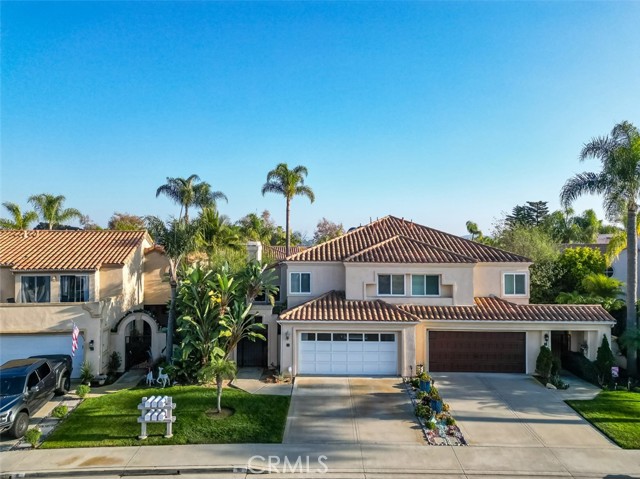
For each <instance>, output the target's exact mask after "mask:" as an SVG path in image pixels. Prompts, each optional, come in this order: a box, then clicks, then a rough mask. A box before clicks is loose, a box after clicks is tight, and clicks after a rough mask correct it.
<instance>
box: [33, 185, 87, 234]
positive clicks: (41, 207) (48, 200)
mask: <svg viewBox="0 0 640 479" xmlns="http://www.w3.org/2000/svg"><path fill="white" fill-rule="evenodd" d="M65 201H66V198H65V197H64V196H63V195H58V196H54V195H51V194H49V193H42V194H39V195H33V196H30V197H29V203H31V204H32V205H33V207H34V209H35V210H36V212H37V213H38V215H39V217H40V220H41V221H43V222H44V223H47V224H48V226H49V229H50V230H52V229H53V227H54V225H59V224H61V223H64V222H65V221H69V220H71V219H74V218H75V219H78V220H79V219H80V218H82V214H81V213H80V211H78V210H77V209H75V208H63V205H64V202H65Z"/></svg>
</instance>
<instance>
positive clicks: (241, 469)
mask: <svg viewBox="0 0 640 479" xmlns="http://www.w3.org/2000/svg"><path fill="white" fill-rule="evenodd" d="M257 471H258V470H257V469H256V472H257ZM266 472H268V471H265V470H262V471H261V472H259V473H260V474H262V473H266ZM211 473H218V474H223V473H224V474H230V473H248V471H247V467H246V466H235V467H233V466H210V467H193V468H189V467H158V468H121V467H114V468H113V469H99V470H96V469H73V470H67V471H61V470H50V471H34V472H3V473H2V474H0V479H16V478H26V477H79V476H88V475H90V476H114V475H116V476H120V477H128V476H139V477H155V476H159V475H160V476H179V475H180V474H211Z"/></svg>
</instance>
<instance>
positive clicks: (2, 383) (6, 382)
mask: <svg viewBox="0 0 640 479" xmlns="http://www.w3.org/2000/svg"><path fill="white" fill-rule="evenodd" d="M22 391H24V378H23V377H19V376H0V396H13V395H14V394H22Z"/></svg>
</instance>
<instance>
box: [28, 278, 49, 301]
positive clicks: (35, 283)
mask: <svg viewBox="0 0 640 479" xmlns="http://www.w3.org/2000/svg"><path fill="white" fill-rule="evenodd" d="M21 286H22V287H21V296H20V301H21V302H23V303H49V302H50V301H51V277H50V276H23V277H22V279H21Z"/></svg>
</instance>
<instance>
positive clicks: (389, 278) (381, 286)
mask: <svg viewBox="0 0 640 479" xmlns="http://www.w3.org/2000/svg"><path fill="white" fill-rule="evenodd" d="M378 295H379V296H404V274H379V275H378Z"/></svg>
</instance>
